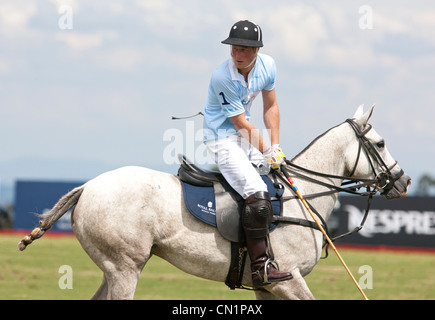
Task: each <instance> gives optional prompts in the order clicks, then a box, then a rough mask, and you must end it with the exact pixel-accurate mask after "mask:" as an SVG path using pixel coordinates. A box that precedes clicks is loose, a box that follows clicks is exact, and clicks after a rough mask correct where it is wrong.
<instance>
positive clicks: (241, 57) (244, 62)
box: [231, 46, 257, 69]
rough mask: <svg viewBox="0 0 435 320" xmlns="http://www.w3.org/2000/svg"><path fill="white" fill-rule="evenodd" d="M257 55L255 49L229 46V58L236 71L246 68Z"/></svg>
mask: <svg viewBox="0 0 435 320" xmlns="http://www.w3.org/2000/svg"><path fill="white" fill-rule="evenodd" d="M256 55H257V48H253V47H243V46H231V56H232V57H233V60H234V64H235V65H236V67H237V69H244V68H246V67H247V66H248V65H249V64H250V63H251V62H252V60H253V59H254V58H255V56H256Z"/></svg>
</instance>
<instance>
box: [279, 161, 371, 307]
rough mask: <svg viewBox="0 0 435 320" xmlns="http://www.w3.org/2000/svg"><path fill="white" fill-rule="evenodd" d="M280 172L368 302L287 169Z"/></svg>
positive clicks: (282, 167)
mask: <svg viewBox="0 0 435 320" xmlns="http://www.w3.org/2000/svg"><path fill="white" fill-rule="evenodd" d="M281 171H282V173H284V175H285V177H286V178H287V180H288V182H289V183H290V185H291V188H292V189H293V190H294V191H295V192H296V194H297V196H298V197H299V199H300V200H301V201H302V203H303V204H304V206H305V208H306V209H307V210H308V212H309V213H310V215H311V217H312V218H313V219H314V221H315V222H316V224H317V226H318V227H319V229H320V231H321V232H322V233H323V235H324V237H325V239H326V241H328V243H329V245H330V246H331V248H332V249H333V250H334V251H335V253H336V254H337V257H338V259H340V261H341V263H342V264H343V266H344V268H345V269H346V271H347V273H348V274H349V276H350V277H351V278H352V280H353V282H354V283H355V285H356V286H357V288H358V290H359V291H360V292H361V294H362V296H363V297H364V299H366V300H368V298H367V296H366V295H365V293H364V291H363V290H362V289H361V287H360V286H359V284H358V282H357V281H356V280H355V278H354V276H353V275H352V272H350V270H349V268H348V267H347V265H346V263H345V262H344V260H343V258H342V257H341V255H340V253H338V251H337V248H336V247H335V246H334V243H333V242H332V241H331V239H330V238H329V236H328V234H327V233H326V231H325V229H323V227H322V225H321V224H320V222H319V220H318V218H317V217H316V215H315V214H314V213H313V211H312V210H311V209H310V206H309V205H308V203H307V202H306V201H305V199H304V197H303V196H302V194H301V192H300V191H299V189H298V187H297V186H296V185H295V183H294V182H293V179H292V178H291V177H290V175H289V174H288V172H287V169H286V168H285V167H284V165H282V166H281Z"/></svg>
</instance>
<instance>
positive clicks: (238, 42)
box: [221, 20, 263, 48]
mask: <svg viewBox="0 0 435 320" xmlns="http://www.w3.org/2000/svg"><path fill="white" fill-rule="evenodd" d="M221 43H224V44H230V45H235V46H244V47H257V48H258V47H262V46H263V33H262V32H261V29H260V26H259V25H258V24H256V23H254V22H252V21H249V20H240V21H239V22H236V23H235V24H234V25H233V26H232V27H231V30H230V35H229V37H228V38H227V39H225V40H223V41H222V42H221Z"/></svg>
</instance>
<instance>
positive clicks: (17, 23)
mask: <svg viewBox="0 0 435 320" xmlns="http://www.w3.org/2000/svg"><path fill="white" fill-rule="evenodd" d="M36 13H37V5H36V3H34V2H30V3H27V2H23V1H13V2H10V3H2V4H0V22H1V25H2V29H3V33H4V34H5V35H6V34H7V33H6V32H4V31H5V29H9V28H11V29H14V32H17V30H18V29H24V28H26V27H27V24H28V21H29V19H30V18H31V17H32V16H34V15H35V14H36Z"/></svg>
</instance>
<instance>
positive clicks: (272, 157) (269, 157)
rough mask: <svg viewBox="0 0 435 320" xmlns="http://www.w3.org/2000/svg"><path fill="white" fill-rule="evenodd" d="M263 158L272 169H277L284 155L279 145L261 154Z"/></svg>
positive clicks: (282, 161)
mask: <svg viewBox="0 0 435 320" xmlns="http://www.w3.org/2000/svg"><path fill="white" fill-rule="evenodd" d="M263 155H264V158H265V159H266V161H267V163H268V164H269V165H270V166H271V167H272V169H278V168H279V167H280V165H281V164H282V163H284V159H285V155H284V152H282V149H281V147H280V145H279V144H274V145H272V146H271V147H270V148H269V149H267V150H266V151H265V152H263Z"/></svg>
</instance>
